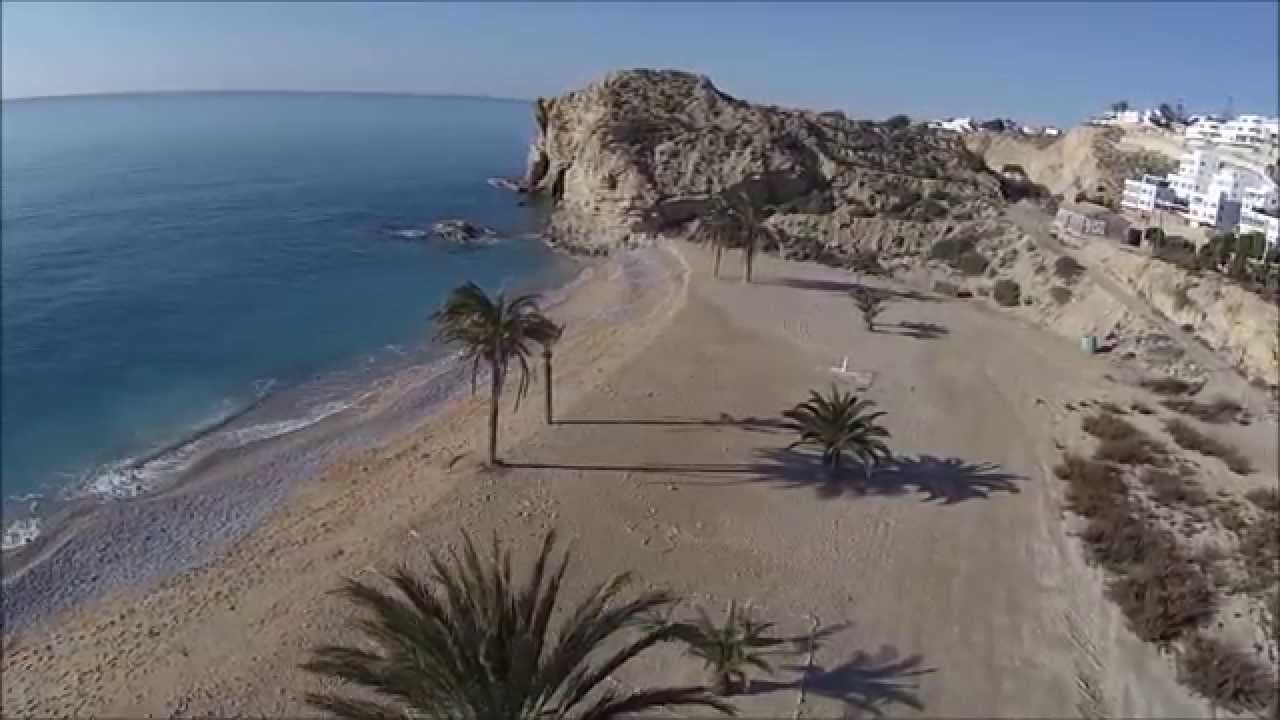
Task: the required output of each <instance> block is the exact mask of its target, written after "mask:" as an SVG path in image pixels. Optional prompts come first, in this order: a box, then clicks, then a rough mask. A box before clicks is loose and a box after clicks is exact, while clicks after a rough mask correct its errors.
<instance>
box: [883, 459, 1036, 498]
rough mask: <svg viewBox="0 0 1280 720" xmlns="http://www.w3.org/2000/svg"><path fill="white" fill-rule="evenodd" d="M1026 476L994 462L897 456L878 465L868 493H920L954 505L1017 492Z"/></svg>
mask: <svg viewBox="0 0 1280 720" xmlns="http://www.w3.org/2000/svg"><path fill="white" fill-rule="evenodd" d="M1025 479H1026V478H1024V477H1021V476H1019V475H1013V474H1011V473H1007V472H1004V471H1002V470H1001V469H1000V466H999V465H996V464H995V463H985V462H984V463H971V462H968V461H965V460H962V459H960V458H955V457H950V458H939V457H935V456H933V455H919V456H917V457H914V458H908V457H900V458H895V459H894V460H893V461H892V462H890V463H889V464H887V465H884V466H882V467H880V468H877V469H876V471H875V472H874V473H872V475H871V481H870V483H869V487H868V492H870V493H874V494H877V495H903V494H906V493H908V492H917V493H920V494H923V495H924V496H925V497H924V498H923V502H933V501H934V500H938V501H941V504H942V505H954V504H956V503H959V502H963V501H965V500H985V499H987V498H989V497H991V494H992V493H993V492H1007V493H1020V492H1022V490H1021V488H1019V487H1018V485H1017V483H1018V481H1020V480H1025Z"/></svg>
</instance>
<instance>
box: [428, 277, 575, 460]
mask: <svg viewBox="0 0 1280 720" xmlns="http://www.w3.org/2000/svg"><path fill="white" fill-rule="evenodd" d="M432 319H433V320H434V321H435V323H436V327H437V332H436V337H437V338H439V339H441V340H444V341H445V342H449V343H456V344H458V345H461V346H462V351H463V355H464V357H466V358H467V359H468V360H470V361H471V391H472V392H475V389H476V378H477V377H478V375H479V372H480V363H481V361H483V362H484V363H486V364H487V365H488V366H489V374H490V384H491V393H490V396H489V463H490V464H491V465H497V464H498V463H499V460H498V401H499V400H500V399H501V397H502V389H503V385H504V384H505V383H506V379H507V373H508V372H509V371H510V370H511V365H512V363H513V362H514V363H516V367H517V368H518V369H519V371H520V383H519V385H518V386H517V389H516V409H517V410H519V409H520V400H521V399H522V398H524V396H525V393H527V392H528V391H529V355H530V353H531V352H532V348H531V347H530V345H531V343H537V344H540V345H542V346H543V347H546V345H547V343H549V342H554V340H555V338H556V337H558V336H559V334H560V328H559V327H557V326H556V324H555V323H553V322H551V320H550V319H548V318H547V316H545V315H543V314H542V312H541V310H540V309H539V308H538V296H537V295H521V296H520V297H516V298H513V299H511V300H509V301H508V300H507V299H506V296H505V295H504V294H503V293H498V295H497V297H494V298H490V297H489V296H488V295H487V294H486V293H485V291H484V290H482V289H481V288H480V286H478V285H476V284H475V283H472V282H469V283H466V284H465V285H461V286H459V287H456V288H454V289H453V291H452V292H451V293H449V297H448V299H447V300H445V303H444V307H443V308H442V309H441V310H440V311H439V312H436V313H435V314H434V315H432Z"/></svg>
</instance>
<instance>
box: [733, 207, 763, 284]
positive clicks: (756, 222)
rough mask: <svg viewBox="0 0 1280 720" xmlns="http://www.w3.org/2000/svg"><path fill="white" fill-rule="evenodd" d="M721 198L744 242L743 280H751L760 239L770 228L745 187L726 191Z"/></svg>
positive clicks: (747, 281) (746, 281)
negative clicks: (767, 227)
mask: <svg viewBox="0 0 1280 720" xmlns="http://www.w3.org/2000/svg"><path fill="white" fill-rule="evenodd" d="M721 200H722V202H723V204H724V206H725V207H726V209H727V210H728V213H729V214H730V216H731V217H732V218H733V219H734V221H735V222H734V225H735V230H736V232H737V234H738V235H739V237H740V238H741V240H740V242H741V244H742V263H743V273H742V282H744V283H749V282H751V273H752V270H753V269H754V267H755V258H756V252H758V251H759V249H760V245H759V243H760V240H761V238H762V237H763V236H765V235H767V233H768V230H766V228H765V227H764V225H763V219H764V218H763V217H762V213H761V211H760V210H758V209H757V208H756V206H755V205H754V203H752V201H751V196H750V195H749V194H747V191H746V190H745V189H744V188H735V189H731V190H727V191H725V192H724V193H723V194H722V195H721Z"/></svg>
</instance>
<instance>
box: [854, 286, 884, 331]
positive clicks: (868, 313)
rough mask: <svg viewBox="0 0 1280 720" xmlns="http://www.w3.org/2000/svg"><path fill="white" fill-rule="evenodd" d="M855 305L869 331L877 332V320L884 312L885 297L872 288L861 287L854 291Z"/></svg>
mask: <svg viewBox="0 0 1280 720" xmlns="http://www.w3.org/2000/svg"><path fill="white" fill-rule="evenodd" d="M853 303H854V305H856V306H857V307H858V312H860V313H862V322H863V323H865V324H866V326H867V329H868V330H871V331H875V329H876V318H877V317H879V316H880V314H881V313H883V312H884V303H885V298H884V295H883V294H881V293H878V292H876V291H874V290H872V289H870V288H866V287H859V288H857V289H856V290H854V291H853Z"/></svg>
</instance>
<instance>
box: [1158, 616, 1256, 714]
mask: <svg viewBox="0 0 1280 720" xmlns="http://www.w3.org/2000/svg"><path fill="white" fill-rule="evenodd" d="M1178 680H1179V682H1181V683H1182V684H1184V685H1186V686H1187V687H1189V688H1191V689H1192V690H1193V691H1194V692H1195V693H1196V694H1198V695H1200V696H1201V697H1203V698H1204V699H1205V700H1208V701H1209V702H1210V703H1211V704H1212V705H1213V706H1214V707H1220V708H1223V709H1225V710H1229V711H1231V712H1233V713H1246V712H1254V713H1260V712H1263V711H1265V710H1266V709H1267V707H1268V706H1270V705H1272V704H1273V703H1275V702H1276V682H1275V676H1274V673H1273V672H1272V671H1271V669H1270V668H1268V667H1267V666H1266V665H1264V664H1263V663H1261V662H1259V661H1258V659H1257V658H1256V657H1254V656H1252V655H1250V654H1249V653H1247V652H1244V651H1242V650H1239V649H1236V648H1234V647H1232V646H1230V645H1228V644H1227V643H1225V642H1223V641H1221V640H1218V639H1217V638H1212V637H1208V636H1206V635H1204V634H1201V633H1196V634H1195V635H1194V636H1192V638H1191V641H1190V642H1188V643H1187V645H1186V647H1185V648H1184V649H1183V651H1182V653H1181V654H1180V655H1179V657H1178Z"/></svg>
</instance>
